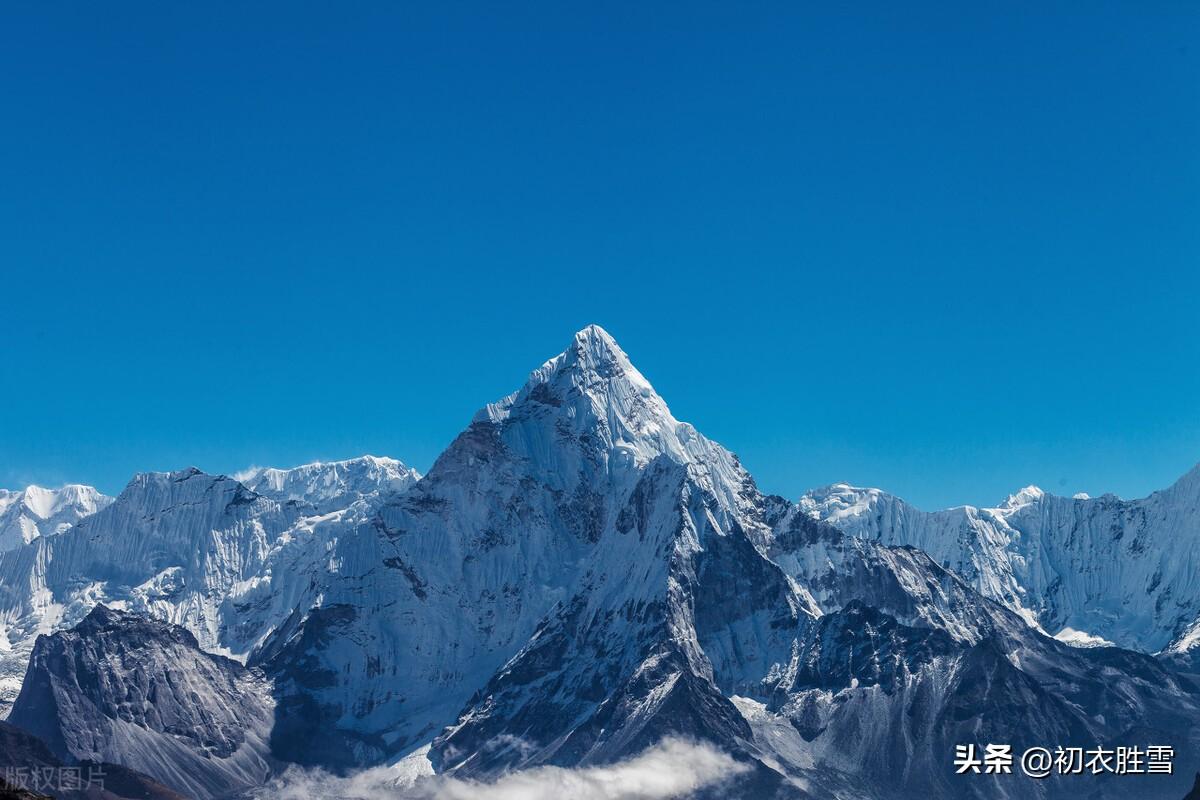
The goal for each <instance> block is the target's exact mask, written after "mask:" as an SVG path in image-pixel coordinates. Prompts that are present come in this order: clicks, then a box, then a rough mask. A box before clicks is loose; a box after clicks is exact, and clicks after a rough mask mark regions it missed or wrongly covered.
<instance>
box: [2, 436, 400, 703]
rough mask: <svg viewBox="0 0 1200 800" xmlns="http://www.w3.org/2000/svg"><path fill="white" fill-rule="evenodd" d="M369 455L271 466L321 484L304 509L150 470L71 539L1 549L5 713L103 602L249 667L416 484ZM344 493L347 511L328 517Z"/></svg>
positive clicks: (281, 476)
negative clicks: (347, 531)
mask: <svg viewBox="0 0 1200 800" xmlns="http://www.w3.org/2000/svg"><path fill="white" fill-rule="evenodd" d="M360 461H362V462H363V463H362V464H361V465H359V464H357V463H356V462H355V461H350V462H336V463H334V464H330V465H308V466H305V467H300V468H298V470H297V472H298V476H296V477H293V476H291V475H290V474H289V473H290V471H287V470H273V471H271V472H270V474H271V476H272V477H273V478H275V479H277V481H276V483H277V485H279V486H281V487H288V486H295V485H297V484H299V483H301V482H308V483H310V484H311V485H313V486H314V487H317V488H318V492H317V494H316V496H315V497H314V498H313V500H312V501H305V502H295V501H292V500H290V499H284V498H281V499H273V498H272V497H269V496H266V495H262V494H258V493H256V492H255V491H253V490H251V489H249V488H247V487H246V486H245V485H244V484H242V483H240V482H239V481H237V480H234V479H233V478H229V477H225V476H220V475H209V474H206V473H203V472H201V471H199V470H197V469H195V468H192V469H187V470H181V471H178V472H171V473H163V472H158V473H142V474H139V475H136V476H135V477H134V478H133V480H131V481H130V482H129V485H128V486H126V487H125V490H124V491H122V492H121V494H120V496H118V497H117V498H116V499H115V501H114V502H112V503H111V504H109V505H107V506H106V507H104V508H103V509H101V510H100V511H98V512H96V513H95V514H93V515H91V516H88V517H85V518H83V519H82V520H80V521H79V522H78V523H77V524H76V525H75V526H74V527H72V528H71V529H70V530H69V531H68V532H66V533H64V534H63V535H59V536H47V537H41V538H37V539H34V540H33V541H31V542H29V543H28V544H24V545H22V546H20V547H17V548H15V549H12V550H10V551H7V552H4V553H0V709H2V708H6V707H7V705H8V704H9V703H11V702H12V699H13V698H14V697H15V696H16V693H17V690H18V689H19V686H20V681H21V676H22V675H24V672H25V665H26V663H27V662H28V659H29V654H30V652H31V650H32V647H33V643H34V639H35V638H36V636H37V635H38V634H46V633H52V632H54V631H59V630H64V629H67V628H70V627H72V626H74V625H76V624H77V623H79V622H80V621H81V620H82V619H83V618H84V616H86V615H87V613H88V612H89V611H90V610H91V609H92V607H93V606H95V605H96V604H97V603H106V604H108V605H109V606H111V607H113V608H117V609H122V610H128V611H134V612H138V613H141V614H145V615H147V616H150V617H152V618H154V619H158V620H162V621H166V622H172V623H175V624H178V625H182V626H184V627H185V628H187V629H188V630H189V631H191V632H192V633H193V634H194V635H195V636H196V638H197V639H198V640H199V642H200V644H201V646H203V647H204V648H205V649H207V650H209V651H211V652H216V653H222V654H225V655H229V656H231V657H234V658H239V659H245V658H246V656H247V655H249V653H250V652H251V651H252V650H253V649H254V648H255V647H256V646H257V645H258V644H259V643H260V641H261V640H262V639H263V638H264V637H266V636H267V635H268V634H269V633H270V632H271V631H272V630H273V629H274V628H275V627H276V626H277V625H278V624H280V622H281V621H282V620H284V619H286V618H287V617H288V615H290V614H291V613H292V612H293V611H294V609H295V608H296V605H295V604H296V603H297V602H299V600H300V598H301V596H303V595H304V594H305V593H306V592H308V590H309V589H310V587H311V586H312V585H314V584H315V583H318V582H319V577H318V576H317V575H318V574H319V573H322V572H324V571H326V569H327V567H328V565H327V564H325V563H324V559H325V558H326V552H327V549H328V546H329V541H330V540H333V539H336V537H337V536H338V535H339V531H341V530H342V528H343V527H346V526H350V525H353V524H355V522H356V521H362V520H365V519H369V518H370V517H371V515H372V514H373V513H374V511H373V510H372V509H373V508H374V505H375V504H378V503H380V502H383V501H384V500H385V499H386V498H388V497H390V496H392V494H393V493H394V492H396V491H403V490H404V489H405V488H407V485H408V481H407V480H406V479H405V476H406V475H407V470H406V469H405V468H404V467H403V466H402V465H400V464H399V462H393V461H390V460H388V461H383V460H379V459H372V458H364V459H361V460H360ZM372 477H375V478H377V479H378V482H377V483H372V482H371V479H372ZM396 487H398V488H396ZM281 491H285V490H283V489H281ZM333 497H338V498H341V499H342V500H343V501H344V502H346V503H347V505H346V507H344V508H342V509H337V510H333V511H330V510H328V504H329V502H330V498H333Z"/></svg>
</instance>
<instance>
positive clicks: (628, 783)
mask: <svg viewBox="0 0 1200 800" xmlns="http://www.w3.org/2000/svg"><path fill="white" fill-rule="evenodd" d="M747 769H749V767H747V766H746V765H745V764H741V763H739V762H737V761H735V760H734V759H733V758H732V757H730V756H729V755H728V754H726V753H723V752H721V751H720V750H718V749H716V748H715V747H713V746H712V745H710V744H706V743H695V742H688V741H685V740H682V739H664V740H663V741H662V742H660V743H659V744H657V745H655V746H654V747H651V748H649V749H648V750H646V751H644V752H642V753H641V754H639V755H636V756H634V757H632V758H629V759H626V760H625V761H620V762H618V763H616V764H609V765H607V766H595V767H579V768H576V769H564V768H561V767H535V768H533V769H527V770H520V771H518V772H512V773H509V774H508V775H505V776H503V777H501V778H498V779H497V780H495V781H491V782H483V781H471V780H460V779H458V778H450V777H444V776H434V777H429V776H424V777H420V778H418V779H416V780H415V782H413V778H411V777H410V778H407V779H406V778H403V777H400V776H398V773H397V770H396V769H395V768H390V767H377V768H374V769H369V770H364V771H362V772H359V773H356V774H354V775H351V776H349V777H344V778H340V777H336V776H333V775H329V774H328V773H324V772H320V771H301V770H298V769H294V768H293V769H290V770H288V771H287V772H286V773H284V775H283V776H282V777H281V778H279V779H277V780H276V781H275V782H274V783H272V784H271V785H270V786H268V787H267V788H266V789H264V790H263V791H262V792H261V793H260V794H258V795H257V797H258V800H308V798H312V797H322V798H337V799H338V800H367V798H372V799H374V798H379V800H385V799H387V800H485V799H486V800H564V798H571V800H673V799H674V798H683V797H686V796H688V795H689V794H691V793H693V792H695V791H698V790H699V789H702V788H705V787H707V786H712V785H714V784H717V783H720V782H722V781H724V780H726V779H728V778H731V777H733V776H735V775H738V774H740V773H742V772H745V771H746V770H747Z"/></svg>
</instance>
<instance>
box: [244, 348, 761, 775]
mask: <svg viewBox="0 0 1200 800" xmlns="http://www.w3.org/2000/svg"><path fill="white" fill-rule="evenodd" d="M662 457H665V458H666V459H667V461H669V462H671V463H675V464H682V465H688V466H689V467H691V468H692V477H691V480H692V481H694V482H695V483H696V485H697V486H699V487H701V488H702V489H703V490H704V491H705V492H707V494H708V495H710V496H711V497H712V498H713V502H715V503H719V504H723V506H724V507H725V508H729V509H732V508H736V507H738V506H739V505H740V504H742V503H744V502H746V500H745V499H744V498H743V496H742V491H743V488H744V487H745V486H746V485H747V484H748V483H749V476H748V475H747V474H746V472H745V470H743V469H742V468H741V466H740V465H739V464H738V463H737V461H736V459H734V458H733V456H732V455H731V454H729V453H728V452H727V451H725V450H723V449H721V448H719V447H717V446H716V445H713V444H712V443H711V442H709V441H708V440H706V439H704V438H703V437H701V436H700V435H699V434H697V433H696V432H695V430H694V429H693V428H692V427H691V426H690V425H687V424H686V423H680V422H678V421H676V420H675V419H674V418H673V417H672V416H671V414H670V412H669V411H668V410H667V408H666V405H665V404H664V403H663V402H662V400H661V398H659V397H658V395H657V394H655V393H654V391H653V389H651V388H650V385H649V383H648V382H647V381H646V380H645V378H644V377H642V375H641V374H640V373H639V372H638V371H637V370H636V369H635V368H634V367H633V365H632V364H631V363H630V362H629V360H628V358H627V357H626V356H625V354H624V353H623V352H621V350H620V348H618V347H617V346H616V344H615V342H613V341H612V339H611V338H610V337H609V336H608V334H607V333H605V332H604V331H602V330H601V329H599V328H596V327H591V328H588V329H585V330H584V331H581V332H580V333H579V334H578V335H577V336H576V337H575V339H574V341H573V342H572V345H571V347H570V348H568V350H567V351H565V352H564V353H563V354H561V355H559V356H557V357H555V358H553V359H551V360H550V361H548V362H546V364H544V365H543V366H542V367H541V368H540V369H538V370H536V371H535V372H534V373H533V374H532V375H531V376H530V378H529V380H528V381H527V383H526V384H525V386H524V387H522V388H521V389H520V390H519V391H518V392H516V393H514V394H512V395H510V396H509V397H507V398H505V399H503V400H501V401H500V402H498V403H495V404H492V405H489V406H487V407H486V408H485V409H483V410H482V411H481V412H480V413H479V414H478V415H477V416H476V418H475V419H474V420H473V422H472V423H471V425H470V427H469V428H468V429H467V430H466V431H464V432H463V433H462V434H461V435H460V436H459V437H458V438H457V439H456V440H455V441H454V442H453V443H452V444H451V445H450V447H449V448H448V449H447V450H446V452H445V453H443V454H442V456H441V457H440V458H439V459H438V460H437V462H436V463H435V464H434V466H433V468H432V469H431V470H430V472H429V474H428V475H426V476H425V478H424V479H422V480H421V481H420V482H419V483H417V484H416V485H415V486H414V487H413V488H412V489H411V490H410V491H408V492H407V493H405V494H404V495H401V496H399V497H398V498H397V499H395V500H394V501H393V502H390V503H388V504H385V505H384V506H383V507H382V508H381V511H380V514H379V516H378V519H375V520H372V521H371V522H370V523H369V524H363V525H359V526H357V527H356V528H355V529H354V531H353V533H351V534H349V535H346V536H343V537H341V538H340V539H339V541H338V542H337V545H336V547H335V548H334V550H333V552H332V553H331V554H330V558H331V560H334V561H336V562H337V564H338V565H339V567H338V571H337V572H336V574H334V573H331V574H330V575H328V576H327V577H328V580H327V581H326V582H325V583H324V584H323V585H322V586H321V588H320V606H319V607H318V608H316V609H314V610H310V609H308V608H304V607H303V606H300V609H301V610H300V611H299V612H298V613H297V615H296V619H295V621H294V624H293V623H289V625H288V626H285V627H284V628H283V629H281V632H280V634H279V635H277V636H275V637H273V640H272V641H271V642H268V643H267V645H266V647H264V649H263V651H262V653H261V654H260V655H259V656H257V657H256V659H255V663H259V664H262V665H263V666H264V667H265V668H267V669H268V670H270V671H272V672H273V674H275V675H276V676H277V687H278V689H277V691H278V692H279V693H280V704H279V715H280V719H281V722H280V724H279V725H277V728H276V735H277V739H276V742H277V746H278V747H279V748H280V749H281V750H280V751H281V752H283V753H287V754H289V757H294V758H298V759H304V758H312V757H313V756H314V755H318V756H319V757H320V759H322V760H324V761H326V762H332V763H338V764H356V763H358V764H360V763H363V762H364V761H369V760H378V759H380V758H383V757H386V756H388V755H390V754H394V753H399V752H402V751H403V750H405V749H406V748H411V747H413V746H415V745H417V744H422V743H426V742H428V741H430V740H431V739H432V738H433V737H435V736H436V735H437V734H438V732H439V731H440V730H441V729H442V728H443V727H444V726H445V725H448V724H450V723H452V722H454V720H455V718H456V716H457V714H458V712H459V711H460V710H461V709H462V707H463V705H464V703H465V702H466V701H467V699H468V698H469V696H470V694H471V693H472V692H473V691H475V690H476V689H477V688H479V687H480V686H482V685H483V684H484V683H486V682H487V680H488V679H489V678H490V677H491V676H492V675H493V674H494V673H495V671H496V670H497V669H498V668H499V667H500V666H502V665H503V664H504V663H505V662H506V661H507V660H508V659H509V658H511V657H512V656H513V655H514V654H515V653H516V652H517V651H519V650H520V649H521V647H522V646H523V645H524V644H525V643H526V642H527V641H528V639H529V637H530V636H531V635H532V634H533V632H534V630H535V629H536V628H537V626H538V625H539V624H540V623H541V622H542V620H543V618H544V617H545V615H546V614H547V612H549V611H550V610H551V609H552V608H553V607H554V606H555V605H556V604H558V603H560V602H563V601H566V600H569V599H570V598H571V597H572V595H573V594H574V593H575V591H576V590H577V587H578V586H579V584H580V581H581V580H582V579H583V577H584V576H585V575H587V574H589V573H598V570H597V567H598V564H597V559H607V560H608V561H609V562H610V563H611V562H619V564H620V566H622V568H623V567H624V565H625V564H627V563H628V561H629V560H632V559H636V558H637V557H638V554H637V553H635V552H630V551H629V550H628V549H627V548H626V549H620V548H615V549H614V548H612V547H610V546H609V536H610V535H612V532H614V531H616V530H617V528H618V527H621V528H624V529H626V530H628V529H629V528H630V526H631V525H633V524H635V521H636V520H637V519H638V518H639V514H642V513H643V512H642V511H640V510H639V508H640V506H639V503H642V502H649V500H648V499H646V498H641V496H639V495H637V493H636V490H637V488H638V486H639V483H640V481H641V479H642V477H643V475H644V473H645V471H646V470H647V468H648V467H649V465H650V464H652V463H654V462H655V460H656V459H659V458H662ZM639 498H641V499H639ZM767 533H768V531H767V529H766V528H765V527H762V526H760V527H759V528H758V529H757V530H755V531H753V532H752V535H756V536H758V537H759V538H763V537H765V536H766V535H767ZM617 535H621V534H617ZM622 538H623V539H627V537H624V536H623V535H622ZM615 566H617V565H616V564H614V567H615ZM361 642H369V643H370V645H369V647H367V648H363V647H360V646H358V644H357V643H361ZM296 665H302V666H301V667H300V668H297V666H296ZM316 730H320V731H322V735H323V742H325V743H326V745H327V746H328V748H329V749H328V750H326V751H323V752H321V753H319V754H314V753H313V752H312V751H311V750H302V748H303V747H306V745H305V743H306V742H308V741H309V740H310V739H311V738H312V732H313V731H316Z"/></svg>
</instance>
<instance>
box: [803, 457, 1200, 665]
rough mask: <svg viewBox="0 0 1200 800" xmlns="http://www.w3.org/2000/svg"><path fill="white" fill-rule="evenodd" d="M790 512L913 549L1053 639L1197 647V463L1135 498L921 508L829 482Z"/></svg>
mask: <svg viewBox="0 0 1200 800" xmlns="http://www.w3.org/2000/svg"><path fill="white" fill-rule="evenodd" d="M799 505H800V507H801V508H802V509H803V510H804V512H805V513H806V514H808V515H809V516H811V517H812V518H814V519H819V520H823V521H826V522H829V523H831V524H833V525H835V526H837V527H838V528H840V529H841V530H843V531H846V532H847V533H850V534H853V535H855V536H859V537H863V538H868V539H873V540H876V541H879V542H882V543H884V544H890V545H913V546H915V547H918V548H920V549H921V550H924V551H925V552H927V553H929V555H930V556H932V557H933V558H934V560H936V561H937V562H938V563H940V564H942V565H944V566H946V567H948V568H950V569H952V570H954V571H955V572H957V573H958V574H960V575H962V576H963V577H964V578H966V580H967V581H968V582H969V583H971V585H972V586H974V587H975V588H976V589H977V590H978V591H979V592H980V593H981V594H983V595H984V596H986V597H989V598H991V599H993V600H996V601H998V602H1000V603H1003V604H1004V605H1006V606H1008V607H1009V608H1011V609H1013V610H1014V611H1016V612H1017V613H1019V614H1021V615H1022V616H1024V617H1025V618H1026V619H1028V620H1029V621H1030V622H1031V623H1036V624H1038V625H1040V626H1041V627H1042V628H1043V629H1044V630H1046V631H1047V632H1048V633H1050V634H1052V635H1059V637H1060V638H1062V639H1064V640H1067V641H1073V642H1075V643H1081V644H1089V643H1093V644H1094V643H1102V642H1103V641H1107V642H1111V643H1115V644H1118V645H1120V646H1122V647H1129V648H1132V649H1136V650H1141V651H1143V652H1149V653H1154V652H1158V651H1160V650H1164V649H1165V650H1169V651H1172V652H1183V651H1187V650H1189V649H1191V648H1192V647H1194V646H1195V645H1197V644H1200V619H1198V618H1200V467H1197V468H1196V469H1194V470H1192V471H1191V472H1190V473H1188V474H1187V475H1185V476H1184V477H1183V478H1181V479H1180V480H1179V481H1178V482H1177V483H1176V484H1175V485H1174V486H1172V487H1171V488H1169V489H1165V490H1163V491H1160V492H1155V493H1154V494H1152V495H1150V496H1149V497H1146V498H1143V499H1140V500H1121V499H1119V498H1117V497H1114V496H1113V495H1104V496H1103V497H1098V498H1084V497H1078V498H1065V497H1056V496H1054V495H1050V494H1046V493H1044V492H1042V491H1041V490H1039V489H1037V488H1036V487H1028V488H1026V489H1023V490H1021V491H1020V492H1018V493H1017V494H1014V495H1012V496H1011V497H1009V498H1008V499H1007V500H1006V501H1005V502H1004V503H1003V504H1002V505H1001V506H999V507H998V508H983V509H979V508H973V507H970V506H964V507H962V508H953V509H948V510H945V511H938V512H932V513H930V512H924V511H919V510H917V509H915V508H913V507H912V506H909V505H908V504H906V503H904V502H903V501H902V500H899V499H898V498H896V497H893V496H891V495H888V494H886V493H884V492H881V491H879V490H878V489H859V488H855V487H852V486H847V485H846V484H835V485H833V486H830V487H826V488H824V489H819V490H816V491H813V492H810V493H809V494H807V495H805V496H804V497H802V498H801V500H800V502H799Z"/></svg>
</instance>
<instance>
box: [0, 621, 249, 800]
mask: <svg viewBox="0 0 1200 800" xmlns="http://www.w3.org/2000/svg"><path fill="white" fill-rule="evenodd" d="M9 721H10V722H11V723H12V724H14V725H16V726H18V727H20V728H22V729H24V730H27V731H29V732H30V733H32V734H34V735H36V736H38V737H40V738H41V739H42V740H43V741H45V742H46V743H47V745H48V746H49V747H50V749H51V750H53V751H54V753H55V755H56V756H58V757H59V758H62V759H64V760H67V761H70V762H74V761H77V760H80V759H90V760H94V761H110V762H117V763H120V764H122V765H124V766H126V767H130V768H133V769H136V770H138V771H140V772H144V773H146V774H148V775H150V776H152V777H153V778H156V779H157V780H159V781H162V782H163V783H165V784H168V785H170V786H172V787H174V788H176V789H178V790H180V791H182V792H183V793H184V794H186V795H187V796H189V797H194V798H198V799H203V798H210V797H219V796H223V795H226V794H229V793H230V792H233V791H237V790H240V789H244V788H247V787H252V786H257V785H260V784H261V783H263V782H264V781H265V780H266V779H267V777H268V775H269V774H270V773H271V769H272V766H271V763H270V758H269V755H268V746H267V742H268V739H269V735H270V727H271V721H272V701H271V698H270V692H269V689H268V686H267V684H266V683H265V682H264V681H263V680H262V679H261V678H260V677H259V676H256V675H255V674H253V673H251V672H250V671H248V670H247V669H246V668H245V667H243V666H242V665H241V664H239V663H237V662H235V661H232V660H230V659H227V658H224V657H222V656H215V655H211V654H208V653H205V652H203V651H202V650H201V649H200V647H199V644H198V643H197V641H196V639H195V637H194V636H192V635H191V634H190V633H188V632H187V631H185V630H183V629H182V628H179V627H177V626H172V625H167V624H164V623H159V622H153V621H150V620H147V619H145V618H142V617H139V616H136V615H133V614H126V613H123V612H120V611H113V610H111V609H108V608H105V607H104V606H102V605H98V606H96V607H95V608H94V609H93V610H92V611H91V613H89V614H88V615H87V617H85V618H84V620H83V621H82V622H81V623H80V624H79V625H77V626H76V627H75V628H73V629H72V630H70V631H61V632H59V633H56V634H54V635H52V636H43V637H39V639H38V642H37V645H36V646H35V647H34V650H33V656H32V658H31V659H30V663H29V671H28V673H27V675H26V677H25V682H24V685H23V686H22V688H21V694H20V695H19V696H18V697H17V700H16V702H15V703H14V704H13V707H12V713H11V714H10V715H9Z"/></svg>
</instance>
